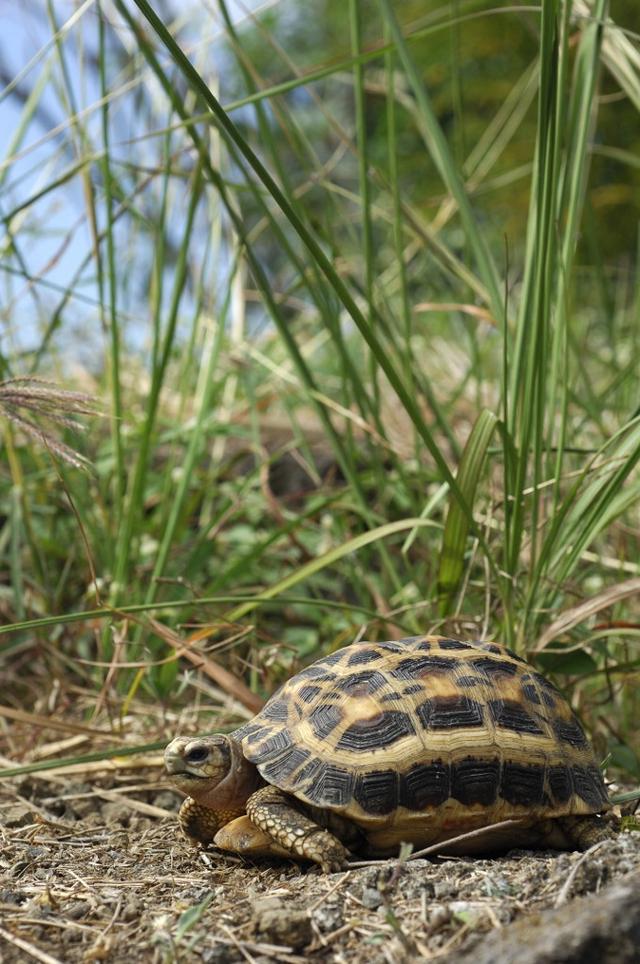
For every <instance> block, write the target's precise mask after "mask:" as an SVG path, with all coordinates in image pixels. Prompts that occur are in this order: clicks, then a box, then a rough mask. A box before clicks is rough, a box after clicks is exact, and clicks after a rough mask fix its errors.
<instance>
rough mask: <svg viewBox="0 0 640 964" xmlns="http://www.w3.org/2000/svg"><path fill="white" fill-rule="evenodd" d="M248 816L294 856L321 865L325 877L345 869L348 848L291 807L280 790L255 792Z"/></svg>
mask: <svg viewBox="0 0 640 964" xmlns="http://www.w3.org/2000/svg"><path fill="white" fill-rule="evenodd" d="M247 816H248V817H249V819H250V820H251V822H252V823H254V824H255V825H256V827H259V828H260V830H263V831H264V832H265V833H267V834H269V836H270V837H273V839H274V840H275V841H276V843H278V844H279V845H280V846H281V847H284V849H285V850H286V851H288V852H289V853H290V854H291V855H292V856H295V857H302V858H303V859H304V860H312V861H313V862H314V863H316V864H320V867H321V868H322V871H323V872H324V873H325V874H329V873H331V872H332V871H336V870H343V869H344V867H345V865H346V863H347V857H348V851H347V849H346V848H345V847H344V846H343V845H342V844H341V843H340V841H339V840H338V838H337V837H334V835H333V834H332V833H329V831H328V830H323V829H322V827H319V826H318V824H317V823H314V821H313V820H311V818H310V817H307V816H306V815H305V814H303V813H300V811H299V810H297V809H296V808H295V806H292V803H291V798H290V797H288V796H287V794H286V793H283V791H282V790H279V789H278V788H277V787H272V786H268V787H262V788H261V789H260V790H256V792H255V793H254V794H252V795H251V796H250V797H249V799H248V800H247Z"/></svg>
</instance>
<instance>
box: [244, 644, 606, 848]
mask: <svg viewBox="0 0 640 964" xmlns="http://www.w3.org/2000/svg"><path fill="white" fill-rule="evenodd" d="M232 736H233V738H234V739H235V740H237V741H239V742H241V745H242V752H243V754H244V756H245V757H246V758H247V759H248V760H249V761H251V762H252V763H254V764H255V765H256V767H257V769H258V770H259V772H260V774H261V775H262V777H263V778H264V780H266V781H267V783H270V784H273V785H274V786H276V787H279V788H280V789H281V790H283V791H285V792H287V793H289V794H291V795H292V796H294V797H296V798H298V799H299V800H301V801H304V803H306V804H308V805H309V806H310V807H311V808H313V809H316V808H318V809H320V810H323V811H330V812H333V813H336V814H339V815H340V816H341V817H344V818H347V819H348V820H350V821H353V822H355V823H356V824H358V825H360V826H362V827H364V828H368V829H369V828H370V829H375V828H381V827H387V828H389V827H393V828H394V829H398V830H401V829H402V828H407V829H410V828H411V827H412V826H414V825H416V823H417V822H420V823H424V821H425V818H426V817H428V819H429V821H430V823H431V832H432V833H433V835H434V836H435V835H437V833H438V832H440V831H443V830H447V829H451V828H455V827H456V826H457V827H464V826H471V825H473V823H474V822H477V823H483V824H484V823H492V822H497V821H500V820H505V819H508V818H510V817H515V818H518V817H522V816H523V814H526V815H527V816H531V817H532V818H535V819H537V818H542V819H545V818H547V817H556V816H566V815H573V814H576V815H580V814H594V813H598V812H602V811H604V810H607V809H608V808H609V803H608V798H607V793H606V788H605V784H604V780H603V778H602V775H601V773H600V770H599V768H598V764H597V761H596V759H595V756H594V754H593V751H592V749H591V747H590V746H589V743H588V741H587V738H586V736H585V734H584V731H583V729H582V727H581V725H580V723H579V722H578V720H577V718H576V717H575V715H574V713H573V712H572V710H571V709H570V707H569V705H568V704H567V702H566V700H565V699H564V697H563V696H562V695H561V693H560V692H559V691H558V690H557V689H556V688H555V687H554V686H553V684H552V683H550V682H549V681H548V680H546V679H545V678H544V677H543V676H541V675H540V674H539V673H537V672H536V671H535V670H534V669H533V667H532V666H530V665H529V664H528V663H527V662H525V660H523V659H521V658H520V657H519V656H517V655H516V654H515V653H513V652H511V650H509V649H506V648H505V647H503V646H498V645H497V644H495V643H486V642H462V641H460V640H457V639H445V638H442V637H437V636H417V637H411V638H408V639H401V640H399V641H398V642H383V643H369V642H361V643H355V644H353V645H351V646H347V647H345V648H344V649H341V650H338V651H337V652H335V653H332V654H331V655H330V656H326V657H324V658H322V659H319V660H318V661H317V662H315V663H313V664H312V665H310V666H308V667H307V668H306V669H304V670H302V672H300V673H298V674H297V675H296V676H294V677H293V678H292V679H290V680H289V681H288V682H287V683H285V684H284V686H282V687H281V689H280V690H279V691H277V692H276V693H275V694H274V695H273V696H272V698H271V699H270V700H269V701H268V702H267V703H266V705H265V706H264V708H263V709H262V711H261V712H260V713H258V715H257V716H256V717H254V718H253V719H252V720H251V721H250V722H248V723H246V724H244V725H243V726H241V727H240V728H239V729H238V730H236V731H235V733H233V734H232ZM474 814H475V815H476V818H477V820H476V821H474V819H473V815H474Z"/></svg>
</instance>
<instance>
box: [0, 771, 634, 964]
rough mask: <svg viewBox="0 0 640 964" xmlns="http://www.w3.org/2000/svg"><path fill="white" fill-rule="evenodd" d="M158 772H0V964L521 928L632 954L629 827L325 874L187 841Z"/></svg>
mask: <svg viewBox="0 0 640 964" xmlns="http://www.w3.org/2000/svg"><path fill="white" fill-rule="evenodd" d="M156 774H157V771H155V772H150V773H149V774H148V775H147V774H144V775H143V776H142V777H141V775H140V771H138V772H135V773H131V772H129V773H126V772H124V773H123V772H122V771H118V772H116V773H111V774H104V773H103V774H98V773H96V774H94V775H93V776H92V777H91V781H90V782H74V778H73V777H69V776H66V777H62V776H56V775H55V772H53V773H50V774H48V775H42V776H37V777H36V776H30V777H27V778H24V777H23V778H22V779H21V780H15V779H14V780H10V779H7V780H4V781H1V782H0V962H1V964H14V962H18V961H19V962H23V961H31V960H39V961H43V962H45V964H55V962H89V961H113V962H124V961H126V962H128V964H136V962H142V961H144V962H153V964H156V962H157V964H165V962H166V964H169V962H191V961H194V962H195V961H198V962H199V961H203V962H208V964H214V962H220V964H226V962H229V964H233V962H236V961H238V962H240V961H256V962H259V964H267V962H270V961H288V962H297V961H302V960H317V961H319V962H320V961H321V962H361V961H366V962H367V964H378V962H386V964H389V962H404V961H414V960H431V959H432V958H434V959H437V960H439V961H466V960H467V957H468V955H469V957H468V959H469V960H471V957H473V959H474V961H478V960H485V959H486V960H487V961H497V962H498V964H502V961H507V960H511V956H512V955H511V953H510V951H509V948H512V949H515V951H516V952H517V953H516V954H515V956H514V957H513V959H514V960H519V959H524V958H522V957H521V956H520V957H519V955H520V953H521V952H520V950H519V948H521V947H524V945H525V944H526V943H527V941H528V942H529V944H530V945H531V956H530V957H527V961H532V962H535V961H545V962H547V961H578V960H580V961H586V960H590V959H591V958H589V954H588V953H587V950H588V948H589V947H595V946H596V943H597V939H599V938H602V940H603V941H604V944H603V946H604V947H605V948H612V954H613V956H607V954H604V953H603V952H602V950H599V951H598V955H599V956H598V958H597V960H605V959H606V960H607V961H616V962H621V964H622V962H626V961H629V962H632V961H634V960H635V961H638V960H640V943H639V942H640V917H639V918H638V919H637V920H636V916H637V915H636V912H635V911H631V912H630V911H629V908H628V906H627V905H629V900H630V897H629V895H630V894H631V895H632V898H633V902H632V905H629V906H635V904H638V906H639V907H640V901H636V900H635V895H636V894H637V893H638V891H639V890H640V833H637V832H635V833H634V832H624V833H622V834H620V835H619V836H618V837H617V839H615V840H614V841H613V842H612V843H610V844H609V843H604V844H599V845H596V847H595V848H592V850H591V851H589V852H587V853H586V854H580V853H554V852H551V851H544V852H538V853H533V852H527V851H511V852H510V853H508V854H507V855H505V856H502V857H499V858H494V859H467V858H457V859H446V860H445V859H434V860H431V861H426V860H420V859H418V860H415V861H409V862H402V863H401V862H399V861H386V862H380V863H378V864H376V865H375V866H370V867H363V868H358V869H353V870H350V871H348V872H345V873H337V874H331V875H327V876H324V875H322V874H320V873H319V872H318V870H317V869H315V868H306V867H301V866H300V865H295V864H293V863H289V862H287V861H275V860H273V861H265V860H263V861H255V862H247V861H244V860H242V859H240V858H234V857H231V856H229V855H223V854H221V853H218V852H216V851H213V850H211V851H207V852H203V851H198V850H196V849H192V848H190V847H188V846H187V845H186V843H185V841H184V840H183V838H182V837H181V836H180V835H179V833H178V831H177V827H176V822H175V810H176V808H177V806H178V805H179V802H180V801H179V796H178V795H177V794H175V793H174V792H173V791H170V790H168V789H160V790H158V782H157V775H156ZM85 780H86V775H85ZM625 882H626V890H625V888H624V886H623V885H624V884H625ZM616 888H617V889H616ZM630 888H631V889H630ZM585 895H595V897H593V896H592V897H586V899H585ZM625 900H626V902H627V903H626V904H625V903H624V901H625ZM589 901H592V902H594V903H593V904H591V903H589ZM552 908H556V910H555V911H554V910H548V909H552ZM598 909H601V910H602V911H603V912H602V914H598V913H597V911H598ZM616 909H619V910H620V913H621V914H623V917H624V921H625V922H626V923H625V925H624V926H625V927H626V928H627V931H628V934H627V935H626V937H625V940H626V941H627V943H624V941H622V940H621V939H619V937H620V932H619V926H620V925H619V924H618V923H617V916H616ZM634 915H636V916H634ZM638 915H640V911H639V912H638ZM582 918H584V922H583V924H580V923H579V921H580V920H581V919H582ZM600 921H601V923H600ZM523 926H524V928H525V930H524V931H523ZM581 927H582V928H583V931H584V937H583V941H582V945H580V928H581ZM517 928H520V929H519V930H518V929H517ZM563 928H564V930H563ZM567 928H568V933H569V936H567V933H566V929H567ZM589 928H591V930H589ZM594 928H595V929H596V931H597V934H596V938H594V937H593V935H592V933H591V931H592V930H593V929H594ZM634 928H635V929H634ZM607 931H612V932H613V933H607ZM511 935H512V936H511ZM537 935H539V936H537ZM554 935H557V939H556V938H555V937H554ZM598 935H599V936H598ZM543 938H544V940H543ZM491 941H493V942H494V943H493V944H491V943H490V942H491ZM496 941H498V942H499V943H498V944H495V942H496ZM545 941H546V945H549V946H547V947H546V949H544V948H543V946H542V945H543V943H544V942H545ZM500 942H501V943H500ZM616 942H617V943H616ZM494 945H495V948H497V949H494ZM569 945H571V948H573V950H571V953H569V950H570V948H569ZM598 946H600V945H598ZM629 947H630V948H632V950H631V951H630V952H629V951H628V948H629ZM483 948H484V951H483ZM500 948H502V949H500ZM549 948H550V949H549ZM568 948H569V950H568ZM576 948H577V950H576ZM581 948H582V949H581ZM585 948H587V950H585ZM625 948H627V950H625ZM629 953H630V954H631V955H632V956H628V954H629ZM635 953H637V956H634V955H635ZM572 954H573V956H571V955H572Z"/></svg>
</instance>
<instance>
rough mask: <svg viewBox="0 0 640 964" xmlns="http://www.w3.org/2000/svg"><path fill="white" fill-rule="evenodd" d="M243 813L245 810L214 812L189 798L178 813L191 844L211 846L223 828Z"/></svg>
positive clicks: (180, 822) (181, 825) (182, 827)
mask: <svg viewBox="0 0 640 964" xmlns="http://www.w3.org/2000/svg"><path fill="white" fill-rule="evenodd" d="M242 813H244V810H212V809H211V808H210V807H203V806H202V804H200V803H198V802H197V801H196V800H194V799H193V797H187V799H186V800H183V801H182V806H181V807H180V810H179V812H178V823H179V824H180V829H181V830H182V832H183V834H184V835H185V837H186V838H187V840H188V841H189V843H191V844H194V845H197V844H210V843H212V842H213V838H214V837H215V835H216V833H217V832H218V830H219V829H220V828H221V827H224V825H225V824H226V823H229V821H230V820H234V819H235V818H236V817H239V816H240V815H241V814H242Z"/></svg>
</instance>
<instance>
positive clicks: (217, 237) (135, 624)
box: [0, 0, 640, 776]
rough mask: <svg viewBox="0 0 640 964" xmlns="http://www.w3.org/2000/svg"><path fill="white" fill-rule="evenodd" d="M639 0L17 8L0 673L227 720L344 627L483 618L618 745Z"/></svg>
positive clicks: (7, 205) (9, 164)
mask: <svg viewBox="0 0 640 964" xmlns="http://www.w3.org/2000/svg"><path fill="white" fill-rule="evenodd" d="M154 13H155V15H156V16H157V21H155V20H154ZM607 18H610V19H607ZM605 24H606V26H603V25H605ZM162 25H164V28H165V32H163V30H162V29H161V28H162ZM639 29H640V17H639V14H638V9H637V4H636V3H634V2H633V0H619V2H613V0H612V2H611V3H610V4H609V5H607V4H606V3H603V2H600V0H594V2H591V3H587V2H585V0H575V2H573V3H569V2H568V0H566V2H559V0H558V2H555V0H551V2H549V3H548V4H545V7H544V10H541V8H540V7H539V6H536V5H534V4H507V3H500V2H497V3H496V2H494V3H489V2H477V0H467V2H464V0H456V2H451V3H446V4H444V3H441V2H437V0H436V2H431V0H430V2H407V0H402V2H395V3H390V2H378V0H375V2H374V0H371V2H364V0H363V2H358V0H349V2H341V3H338V2H336V0H314V3H313V4H312V5H307V4H302V3H296V2H295V0H279V2H276V3H270V4H266V5H264V6H263V7H255V6H254V7H250V8H249V9H247V8H245V7H244V6H243V5H242V4H240V3H234V4H229V5H227V4H225V3H223V2H216V3H207V4H198V5H190V4H189V5H186V6H185V5H177V4H174V3H171V2H169V0H163V2H161V3H160V2H158V3H155V4H153V5H152V6H151V8H150V7H149V6H148V5H147V4H145V3H144V0H136V2H134V0H102V2H97V0H95V2H91V3H85V4H68V3H62V2H59V0H46V2H45V0H43V2H42V3H38V4H30V5H28V6H27V7H25V8H24V9H20V10H18V9H17V8H13V10H12V13H11V18H10V24H9V26H8V27H7V30H6V31H5V32H4V35H3V37H2V38H0V45H1V47H2V53H3V56H2V58H1V59H2V63H3V66H2V80H3V82H4V84H5V90H4V93H3V94H2V95H0V98H1V99H0V114H1V115H2V117H3V123H2V124H1V125H0V128H1V130H2V135H1V137H2V141H1V143H2V151H3V160H2V167H1V168H0V213H1V214H2V218H3V237H2V257H1V261H0V285H1V287H2V304H1V310H2V332H1V339H0V352H1V359H0V360H1V363H2V370H3V372H4V377H5V379H16V378H24V379H25V381H24V382H22V383H20V382H15V381H14V382H8V383H5V385H3V386H0V388H1V389H2V390H3V391H4V392H5V395H4V401H3V400H2V397H0V404H2V413H3V414H4V418H3V421H2V430H3V441H4V456H5V457H4V458H3V459H2V461H1V463H0V500H1V504H0V511H1V513H2V518H1V530H0V567H1V569H0V617H1V620H2V623H3V624H4V626H3V630H2V635H0V661H1V662H0V674H1V676H0V678H1V679H2V680H3V697H2V702H4V703H11V704H12V705H13V704H15V705H20V706H27V707H30V708H34V709H36V710H38V709H39V710H42V709H43V707H44V706H48V707H49V708H53V707H56V709H57V710H60V709H62V710H63V712H69V713H71V714H73V713H77V714H84V715H85V716H86V715H87V714H91V713H95V712H102V711H108V712H109V714H110V716H111V718H112V719H113V720H116V719H119V720H120V721H121V722H122V721H126V720H129V719H130V717H129V716H128V714H131V713H132V712H134V710H135V708H136V707H137V706H139V707H140V712H139V716H144V714H145V713H146V712H147V708H148V707H149V706H153V705H154V704H155V703H157V701H158V700H160V701H161V702H162V704H163V705H164V706H165V707H169V706H172V705H174V704H175V703H176V702H177V703H183V704H188V703H189V702H194V701H195V702H197V701H198V700H199V699H200V697H201V694H202V693H204V694H205V702H206V703H207V705H208V706H209V707H211V706H217V708H218V712H219V713H221V714H225V713H226V714H227V715H229V714H230V715H231V716H233V714H234V713H237V712H241V711H242V707H244V709H245V711H246V710H247V709H248V708H250V706H251V694H252V693H253V694H259V695H260V696H262V697H263V696H265V695H268V693H269V692H270V691H271V690H272V689H273V688H274V686H275V685H277V684H278V683H279V682H281V681H282V679H283V678H285V677H286V676H287V675H288V674H289V673H290V672H291V671H292V670H293V669H295V668H296V667H297V666H299V665H300V664H301V662H303V661H307V660H309V659H310V658H313V657H315V656H317V655H319V654H320V653H321V652H323V651H326V649H327V648H335V647H337V646H340V645H343V644H345V643H347V642H350V641H352V640H353V639H354V638H355V637H356V636H358V635H359V634H367V635H369V636H372V637H377V638H380V637H388V636H391V635H392V636H399V635H401V634H403V633H405V634H406V633H412V632H419V631H430V630H433V631H444V632H447V633H458V634H460V635H462V636H471V637H473V636H478V635H482V636H485V635H490V636H491V637H492V638H499V639H503V640H505V641H506V642H508V643H509V644H510V645H513V646H514V647H516V648H518V649H519V650H520V651H523V652H526V653H528V655H529V656H530V657H531V658H533V659H534V660H537V661H538V663H539V665H541V666H542V667H543V669H545V671H547V672H549V673H552V674H555V678H556V680H557V681H558V682H559V684H560V685H562V686H563V687H565V688H566V690H567V692H568V693H569V694H570V695H571V698H572V699H573V703H574V706H575V707H576V709H577V710H578V711H579V712H580V713H581V715H582V716H583V718H584V719H585V720H586V722H587V723H588V725H589V726H590V728H591V730H592V733H593V734H594V738H595V739H596V742H597V747H598V750H599V752H600V753H601V755H602V756H603V757H604V756H605V755H607V754H611V755H612V756H613V760H614V762H615V763H616V764H617V765H618V766H619V767H621V768H622V769H623V770H625V771H626V772H627V773H632V774H633V775H635V776H638V775H639V774H640V764H639V762H638V753H639V752H640V746H639V745H638V742H637V727H636V725H635V722H634V721H637V718H638V710H639V706H638V698H637V694H636V690H637V685H636V684H637V680H638V671H639V666H640V661H639V659H638V649H637V640H638V636H639V631H640V615H639V612H638V602H637V600H638V593H637V586H635V583H634V580H637V579H638V576H639V575H640V568H639V563H640V559H639V554H638V531H639V529H638V527H639V524H640V520H639V518H638V496H639V495H640V480H639V479H638V475H637V472H636V471H635V466H636V463H637V461H638V459H639V458H640V427H639V425H638V422H637V414H638V411H639V410H640V401H639V397H638V390H637V385H638V367H637V366H638V363H637V359H638V352H639V347H640V346H639V340H640V328H639V321H640V319H639V307H640V305H639V301H638V293H637V267H638V221H639V218H638V214H639V204H640V190H639V188H640V165H639V163H638V157H640V150H639V148H640V143H639V141H640V125H639V124H638V109H639V107H640V55H639V53H638V31H639ZM180 51H183V52H184V53H185V54H186V55H187V57H188V59H189V61H190V62H191V64H192V65H193V68H194V69H193V70H192V71H191V72H190V71H189V69H188V66H187V67H185V64H184V62H183V61H182V60H181V57H180ZM208 92H209V93H210V94H212V95H214V97H215V98H216V101H217V103H218V105H222V106H221V107H219V113H218V112H217V110H218V108H217V107H216V102H212V101H211V98H210V96H209V93H208ZM38 378H46V379H55V380H56V381H57V383H58V384H59V385H62V386H63V387H64V388H65V389H67V390H70V391H75V392H79V393H82V395H83V399H82V400H80V398H79V397H78V398H75V400H74V401H72V400H71V396H69V397H68V398H66V399H65V398H64V397H61V396H59V395H58V396H56V395H55V391H56V390H55V389H54V388H53V387H52V386H51V385H49V384H48V382H39V381H38V380H37V379H38ZM34 379H35V380H34ZM0 396H1V392H0ZM90 399H94V400H95V401H94V402H93V403H92V402H91V401H90ZM74 406H75V407H74ZM83 406H84V407H83ZM95 408H98V409H99V410H100V414H98V415H91V414H88V413H87V412H88V410H91V411H93V410H95ZM52 411H53V412H55V413H57V414H54V416H53V421H51V417H52ZM78 412H79V413H80V415H78ZM47 416H48V417H49V421H48V422H47ZM71 417H75V419H76V420H77V419H78V418H80V420H81V422H82V423H83V425H84V427H85V429H86V431H85V433H84V437H83V438H78V435H77V432H76V434H74V432H73V426H71V425H70V424H68V419H70V418H71ZM21 418H22V422H21V421H20V419H21ZM24 419H28V421H29V422H30V423H31V422H33V424H34V425H35V427H36V432H35V434H34V431H33V430H32V429H30V428H29V426H28V425H25V423H24ZM38 431H40V432H41V433H42V434H40V435H38V434H37V432H38ZM61 443H66V444H68V445H69V446H71V447H72V448H73V449H74V450H79V451H80V452H81V453H82V456H84V457H85V458H86V459H87V460H88V462H89V464H90V466H91V469H90V470H89V471H83V470H82V468H81V467H80V468H79V467H78V465H77V464H74V461H73V459H71V460H69V458H68V456H69V453H68V452H65V450H64V449H62V448H60V447H59V446H60V444H61ZM57 446H58V447H57ZM76 462H77V460H76ZM455 480H457V482H456V481H455ZM594 600H595V601H594ZM589 601H592V608H591V610H590V611H588V612H586V611H584V610H580V609H579V608H577V607H579V606H580V604H583V603H586V602H589ZM131 609H134V612H131V611H130V610H131ZM152 618H153V619H155V620H156V621H157V622H155V623H154V622H152V621H151V619H152ZM200 657H206V658H207V660H208V661H209V662H208V663H207V665H206V666H205V668H204V669H203V668H202V665H201V663H198V659H199V658H200ZM194 663H195V664H196V666H200V668H199V669H193V668H192V669H191V670H190V671H189V672H185V667H189V666H192V665H193V664H194ZM225 673H226V675H225ZM229 674H230V675H229ZM138 701H140V702H139V703H138ZM96 707H97V710H96ZM134 715H135V714H134Z"/></svg>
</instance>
